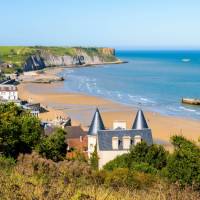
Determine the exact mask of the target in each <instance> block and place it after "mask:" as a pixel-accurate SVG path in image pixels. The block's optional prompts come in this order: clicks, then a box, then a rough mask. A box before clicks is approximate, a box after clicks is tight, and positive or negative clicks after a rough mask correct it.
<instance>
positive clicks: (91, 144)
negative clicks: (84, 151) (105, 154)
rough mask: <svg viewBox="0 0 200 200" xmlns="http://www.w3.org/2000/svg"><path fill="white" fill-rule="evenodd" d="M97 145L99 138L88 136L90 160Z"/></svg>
mask: <svg viewBox="0 0 200 200" xmlns="http://www.w3.org/2000/svg"><path fill="white" fill-rule="evenodd" d="M96 144H97V136H96V135H88V158H90V157H91V155H92V153H93V152H94V150H95V146H96Z"/></svg>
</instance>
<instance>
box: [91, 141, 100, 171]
mask: <svg viewBox="0 0 200 200" xmlns="http://www.w3.org/2000/svg"><path fill="white" fill-rule="evenodd" d="M90 165H91V167H92V169H94V170H98V166H99V157H98V153H97V145H95V149H94V152H93V153H92V155H91V158H90Z"/></svg>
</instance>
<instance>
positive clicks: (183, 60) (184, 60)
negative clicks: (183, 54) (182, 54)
mask: <svg viewBox="0 0 200 200" xmlns="http://www.w3.org/2000/svg"><path fill="white" fill-rule="evenodd" d="M182 62H190V59H189V58H183V59H182Z"/></svg>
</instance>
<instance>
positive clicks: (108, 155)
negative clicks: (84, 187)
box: [97, 150, 128, 169]
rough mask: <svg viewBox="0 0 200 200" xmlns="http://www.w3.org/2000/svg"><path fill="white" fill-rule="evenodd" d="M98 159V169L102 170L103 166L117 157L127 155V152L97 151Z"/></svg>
mask: <svg viewBox="0 0 200 200" xmlns="http://www.w3.org/2000/svg"><path fill="white" fill-rule="evenodd" d="M97 152H98V157H99V169H102V168H103V166H104V165H105V164H106V163H108V162H109V161H111V160H113V159H115V158H116V157H117V156H120V155H123V154H125V153H128V150H120V151H118V150H116V151H114V150H113V151H99V150H98V151H97Z"/></svg>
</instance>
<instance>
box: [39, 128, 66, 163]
mask: <svg viewBox="0 0 200 200" xmlns="http://www.w3.org/2000/svg"><path fill="white" fill-rule="evenodd" d="M65 135H66V133H65V131H64V130H63V129H56V130H55V131H54V132H53V133H52V134H51V135H50V136H46V137H44V138H42V140H41V142H40V143H39V145H38V147H37V151H38V152H39V153H40V154H41V155H43V156H45V157H46V158H48V159H52V160H53V161H56V162H57V161H60V160H63V159H64V158H65V156H66V152H67V145H66V143H65Z"/></svg>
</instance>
